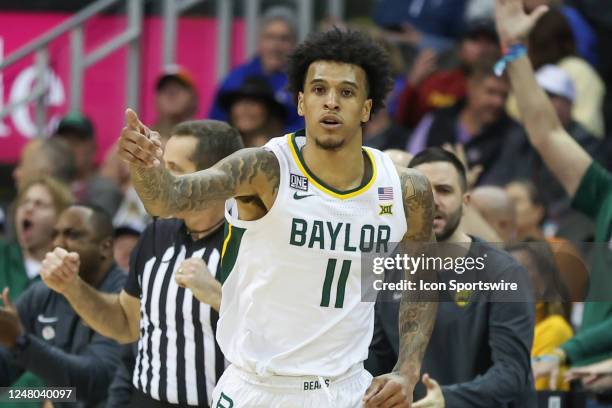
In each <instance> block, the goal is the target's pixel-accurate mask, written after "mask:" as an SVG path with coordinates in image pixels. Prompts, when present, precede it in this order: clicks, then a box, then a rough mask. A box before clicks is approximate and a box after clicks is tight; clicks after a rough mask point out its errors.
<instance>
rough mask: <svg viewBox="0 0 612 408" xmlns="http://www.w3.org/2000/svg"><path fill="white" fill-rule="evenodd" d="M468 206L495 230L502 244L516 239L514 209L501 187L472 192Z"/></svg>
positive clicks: (479, 189)
mask: <svg viewBox="0 0 612 408" xmlns="http://www.w3.org/2000/svg"><path fill="white" fill-rule="evenodd" d="M470 205H471V206H472V207H473V208H474V209H476V210H477V211H478V212H479V213H480V215H482V217H483V218H484V219H485V221H486V222H487V223H489V225H490V226H491V227H492V228H493V229H494V230H495V232H496V233H497V235H499V237H500V238H501V239H502V241H503V242H509V241H512V240H513V239H514V238H515V237H516V208H515V207H514V202H513V201H512V200H511V198H510V196H509V195H508V194H507V193H506V191H505V190H504V189H503V188H501V187H495V186H482V187H477V188H475V189H474V190H473V191H472V194H471V198H470Z"/></svg>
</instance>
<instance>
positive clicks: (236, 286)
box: [217, 133, 406, 377]
mask: <svg viewBox="0 0 612 408" xmlns="http://www.w3.org/2000/svg"><path fill="white" fill-rule="evenodd" d="M305 143H306V138H305V136H304V135H303V133H302V134H301V135H300V134H289V135H286V136H283V137H279V138H276V139H273V140H271V141H270V142H269V143H268V144H266V146H265V148H266V149H269V150H270V151H272V152H273V153H274V154H275V155H276V157H277V158H278V162H279V165H280V184H279V188H278V194H277V197H276V200H275V201H274V204H273V205H272V208H270V210H269V211H268V213H267V214H266V215H265V216H264V217H262V218H260V219H258V220H256V221H243V220H240V219H239V215H238V217H236V216H235V213H236V212H237V211H234V210H232V211H229V210H230V207H232V208H234V209H235V207H234V206H233V205H232V203H231V201H228V203H227V205H226V214H225V216H226V219H227V221H228V223H229V226H228V231H227V235H226V239H225V241H224V245H223V255H222V273H223V275H224V276H225V277H226V278H225V280H224V283H223V290H222V300H221V313H220V315H221V316H220V320H219V323H218V330H217V339H218V341H219V344H220V346H221V350H222V351H223V353H224V354H225V357H226V358H227V359H228V360H229V361H230V362H231V363H233V364H235V365H236V366H238V367H240V368H242V369H243V370H247V371H252V372H255V373H257V374H259V375H272V374H274V375H299V376H303V375H320V376H326V377H333V376H338V375H341V374H343V373H344V372H346V371H347V370H348V369H349V368H350V367H352V366H353V365H355V364H357V363H360V362H362V361H363V360H365V359H366V358H367V356H368V346H369V345H370V341H371V339H372V332H373V327H374V304H373V303H371V302H362V300H361V252H362V251H372V250H377V249H378V250H379V251H380V252H386V251H389V250H392V249H393V248H392V247H391V244H392V243H394V242H395V243H397V242H399V241H401V240H402V238H403V236H404V234H405V232H406V219H405V215H404V207H403V202H402V189H401V186H400V180H399V176H398V174H397V172H396V169H395V166H394V165H393V163H392V162H391V160H390V159H389V158H388V157H387V156H386V155H385V154H384V153H382V152H380V151H378V150H375V149H370V148H366V147H364V150H365V152H366V153H367V154H366V156H367V157H368V158H369V160H370V161H371V163H372V168H373V172H372V177H371V179H370V180H368V181H367V182H365V183H364V184H363V185H362V186H361V187H359V188H356V189H354V190H352V191H346V192H340V191H337V190H335V189H333V188H331V187H329V186H326V185H325V184H324V183H323V182H322V181H321V180H320V179H318V178H317V177H316V176H315V175H313V174H312V173H311V172H310V171H309V170H308V168H307V166H306V164H305V162H304V160H303V159H302V156H301V152H300V151H301V148H302V147H303V146H304V144H305ZM388 247H389V248H388ZM364 291H365V288H364Z"/></svg>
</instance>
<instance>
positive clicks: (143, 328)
mask: <svg viewBox="0 0 612 408" xmlns="http://www.w3.org/2000/svg"><path fill="white" fill-rule="evenodd" d="M222 245H223V228H222V227H219V228H218V229H217V230H216V231H215V232H213V233H212V234H210V235H208V236H206V237H204V238H202V239H200V240H198V241H193V240H192V239H191V237H190V235H189V234H188V232H187V229H186V227H185V224H184V223H183V222H182V221H180V220H156V221H154V222H153V223H152V224H151V225H149V227H148V228H147V229H146V230H145V231H144V233H143V234H142V236H141V238H140V241H139V243H138V245H137V246H136V248H135V249H134V251H133V252H132V257H131V259H130V263H131V264H130V275H129V277H128V280H127V282H126V286H125V291H126V292H127V293H128V294H130V295H132V296H135V297H139V298H140V339H139V341H138V354H137V356H136V365H135V367H134V373H133V377H132V383H133V385H134V387H136V389H138V390H140V391H141V392H143V393H144V394H147V395H149V396H150V397H152V398H153V399H156V400H159V401H163V402H169V403H172V404H181V405H208V404H210V403H211V399H212V392H213V388H214V386H215V384H216V383H217V380H218V379H219V378H220V377H221V374H222V373H223V369H224V358H223V355H222V354H221V350H220V348H219V345H218V344H217V343H216V341H215V335H216V330H217V320H218V318H219V315H218V313H217V312H216V311H215V310H214V309H213V308H211V307H210V306H209V305H205V304H202V303H200V302H199V301H198V300H197V299H196V298H195V297H194V296H193V295H192V294H191V291H189V290H185V289H183V288H181V287H179V286H178V285H177V284H176V282H175V280H174V274H175V270H176V269H178V267H179V265H180V264H181V262H182V261H183V260H184V259H187V258H192V257H201V258H202V259H204V261H205V262H206V263H207V265H208V268H209V270H210V272H211V273H213V274H214V275H215V277H216V276H217V271H218V270H220V265H221V246H222Z"/></svg>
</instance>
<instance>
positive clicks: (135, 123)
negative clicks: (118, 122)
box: [125, 108, 144, 133]
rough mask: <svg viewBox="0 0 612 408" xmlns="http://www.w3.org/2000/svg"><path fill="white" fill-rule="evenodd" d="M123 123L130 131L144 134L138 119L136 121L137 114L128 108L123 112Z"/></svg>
mask: <svg viewBox="0 0 612 408" xmlns="http://www.w3.org/2000/svg"><path fill="white" fill-rule="evenodd" d="M125 123H126V125H127V127H129V128H130V129H132V130H136V131H138V132H141V133H144V127H143V125H142V122H140V119H138V114H136V112H134V111H133V110H132V109H130V108H128V109H126V111H125Z"/></svg>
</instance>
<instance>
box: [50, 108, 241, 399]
mask: <svg viewBox="0 0 612 408" xmlns="http://www.w3.org/2000/svg"><path fill="white" fill-rule="evenodd" d="M131 119H132V118H128V120H131ZM240 148H242V141H241V138H240V135H239V134H238V132H237V131H236V130H234V129H233V128H231V127H230V126H229V125H227V124H226V123H224V122H219V121H212V120H204V121H190V122H184V123H181V124H179V125H178V126H177V127H175V128H174V132H173V136H172V137H171V138H170V139H169V140H168V142H167V144H166V147H165V149H164V162H165V166H166V167H167V168H168V170H170V171H171V172H173V173H175V174H187V173H193V172H195V171H198V170H202V169H205V168H208V167H210V166H212V165H213V164H215V163H216V162H217V161H219V160H221V159H223V158H224V157H226V156H228V155H230V154H232V153H234V152H235V151H237V150H239V149H240ZM223 204H224V203H223V202H220V203H219V204H218V205H217V206H212V207H210V208H209V209H207V210H206V211H205V212H202V211H200V212H198V214H197V215H196V214H194V213H189V212H185V213H180V214H176V218H175V219H165V220H156V221H154V222H153V223H152V224H151V225H149V227H148V228H147V229H146V230H145V231H144V233H143V234H142V236H141V238H140V241H139V243H138V245H137V246H136V248H135V249H134V251H133V252H132V256H131V259H130V273H129V276H128V279H127V283H126V285H125V287H124V290H123V291H121V293H120V294H119V295H107V294H103V293H100V292H98V291H96V290H95V289H93V288H92V287H91V286H89V285H87V284H86V283H85V282H83V281H82V280H81V279H79V278H78V276H77V275H76V274H74V273H67V267H68V266H69V263H68V262H66V261H65V260H64V259H63V258H62V257H61V256H59V255H58V254H54V253H49V254H47V259H48V260H49V262H47V263H46V264H47V265H56V266H52V267H47V268H43V271H42V272H41V276H42V277H43V280H44V281H45V283H46V284H47V285H48V286H49V287H51V288H52V289H54V290H56V291H57V292H60V293H62V294H63V295H64V296H65V297H66V298H67V299H68V301H69V302H70V304H71V305H72V306H73V307H74V309H75V310H76V311H77V313H79V315H80V316H81V317H82V318H83V319H84V320H85V321H86V322H87V323H88V324H89V325H90V326H91V327H92V328H94V329H95V330H96V331H98V332H99V333H101V334H103V335H105V336H108V337H111V338H114V339H116V340H118V341H120V342H122V343H130V342H134V341H136V340H138V348H137V353H136V360H135V365H134V369H133V373H132V376H131V380H132V381H131V385H132V387H133V390H132V393H131V399H130V406H133V407H143V406H146V407H174V406H178V407H187V406H208V405H209V404H210V403H211V397H212V392H213V388H214V386H215V384H216V382H217V379H218V378H219V377H220V376H221V373H222V372H223V369H224V358H223V356H222V354H221V351H220V349H219V347H218V345H217V344H216V342H215V331H216V324H217V319H218V312H217V310H214V308H213V307H211V306H210V305H209V304H205V303H201V302H200V301H199V300H198V298H196V297H194V295H193V294H192V292H191V291H189V290H186V289H185V288H183V287H181V286H179V285H177V283H176V280H175V276H176V273H177V271H178V269H179V267H181V268H184V266H183V265H184V261H185V260H186V259H190V258H200V259H202V260H203V261H204V262H205V263H206V264H207V265H208V268H206V267H205V266H204V264H202V265H203V267H202V271H206V270H207V269H208V270H209V271H210V272H208V273H211V274H214V275H215V276H216V275H217V271H218V270H219V266H220V258H221V255H220V251H221V246H222V241H223V228H222V226H223V223H224V214H223ZM200 299H201V296H200ZM209 303H210V304H212V305H213V306H214V307H217V308H218V302H215V301H210V302H209Z"/></svg>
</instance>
